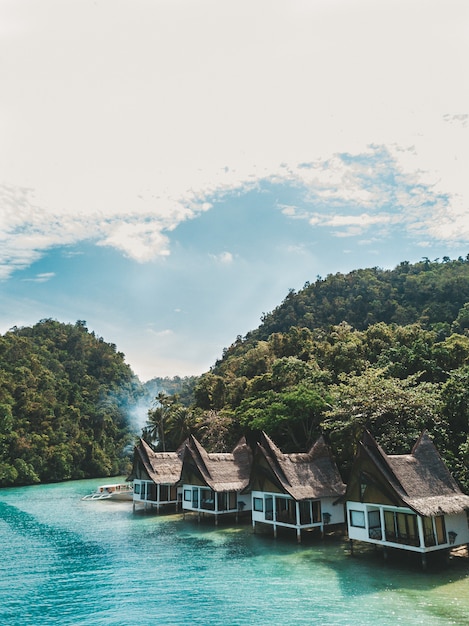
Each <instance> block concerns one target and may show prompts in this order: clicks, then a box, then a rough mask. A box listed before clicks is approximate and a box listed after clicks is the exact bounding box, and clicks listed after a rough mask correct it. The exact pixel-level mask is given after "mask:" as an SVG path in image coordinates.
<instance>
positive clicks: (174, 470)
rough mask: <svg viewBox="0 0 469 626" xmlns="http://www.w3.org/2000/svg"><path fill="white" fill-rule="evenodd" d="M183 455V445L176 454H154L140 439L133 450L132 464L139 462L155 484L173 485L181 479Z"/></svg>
mask: <svg viewBox="0 0 469 626" xmlns="http://www.w3.org/2000/svg"><path fill="white" fill-rule="evenodd" d="M183 453H184V444H182V445H181V446H180V447H179V448H178V449H177V450H176V452H154V451H153V450H152V449H151V448H150V446H149V445H148V444H147V443H146V441H144V440H143V439H140V443H139V444H138V446H136V447H135V450H134V464H135V462H140V463H141V464H142V465H143V466H144V468H145V470H146V472H147V474H148V476H149V477H150V478H151V480H152V481H153V482H154V483H155V484H157V485H158V484H159V485H175V484H176V483H177V482H178V481H179V479H180V477H181V469H182V457H183ZM133 473H135V472H133Z"/></svg>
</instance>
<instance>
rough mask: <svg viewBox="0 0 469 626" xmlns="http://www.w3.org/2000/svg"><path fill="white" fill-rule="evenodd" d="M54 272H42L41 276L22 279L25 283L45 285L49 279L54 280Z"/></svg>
mask: <svg viewBox="0 0 469 626" xmlns="http://www.w3.org/2000/svg"><path fill="white" fill-rule="evenodd" d="M54 276H55V272H43V273H41V274H36V276H35V277H34V278H23V280H24V281H26V282H33V283H46V282H47V281H48V280H50V279H51V278H54Z"/></svg>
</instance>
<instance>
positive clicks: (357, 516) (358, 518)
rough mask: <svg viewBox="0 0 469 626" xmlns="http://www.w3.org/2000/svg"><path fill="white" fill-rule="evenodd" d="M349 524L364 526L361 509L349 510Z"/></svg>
mask: <svg viewBox="0 0 469 626" xmlns="http://www.w3.org/2000/svg"><path fill="white" fill-rule="evenodd" d="M350 526H356V527H357V528H365V513H364V512H363V511H350Z"/></svg>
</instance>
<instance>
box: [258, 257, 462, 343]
mask: <svg viewBox="0 0 469 626" xmlns="http://www.w3.org/2000/svg"><path fill="white" fill-rule="evenodd" d="M466 302H469V255H468V257H466V259H462V258H461V257H460V258H459V259H458V260H456V261H451V260H450V259H449V258H447V257H444V259H443V261H441V262H439V261H438V260H436V261H429V260H428V259H424V260H423V261H421V262H419V263H415V264H410V263H408V262H402V263H400V265H398V266H397V267H396V268H395V269H393V270H383V269H380V268H377V267H374V268H371V269H359V270H355V271H353V272H350V273H348V274H340V273H338V274H330V275H329V276H327V277H326V278H325V279H321V278H318V279H317V280H316V282H315V283H313V284H306V285H305V286H304V288H303V289H302V290H301V291H299V292H298V293H295V292H294V291H290V293H289V294H288V295H287V297H286V298H285V300H284V301H283V302H282V304H280V305H279V306H278V307H277V308H276V309H275V310H274V311H273V312H272V313H268V314H264V315H263V318H262V324H261V325H260V326H259V328H258V329H257V330H254V331H253V332H251V333H249V334H248V337H249V338H253V339H268V337H269V336H270V335H271V334H272V333H277V332H286V331H288V330H289V328H291V327H292V326H298V327H304V328H309V329H311V330H313V329H317V328H329V327H330V326H332V325H335V324H340V323H341V322H343V321H346V322H347V323H348V324H350V325H351V326H353V327H354V328H356V329H357V330H364V329H365V328H367V327H368V326H370V325H371V324H376V323H377V322H384V323H386V324H391V323H395V324H399V325H406V324H412V323H415V322H418V323H420V324H421V325H422V326H423V327H425V328H432V327H434V326H435V325H441V324H451V323H452V322H453V321H454V319H455V318H456V316H457V315H458V312H459V310H460V309H461V308H462V306H463V305H464V304H465V303H466Z"/></svg>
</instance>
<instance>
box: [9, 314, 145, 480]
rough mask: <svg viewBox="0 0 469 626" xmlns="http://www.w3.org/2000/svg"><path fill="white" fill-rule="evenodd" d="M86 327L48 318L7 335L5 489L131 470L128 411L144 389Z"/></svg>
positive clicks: (113, 348) (111, 347) (118, 356)
mask: <svg viewBox="0 0 469 626" xmlns="http://www.w3.org/2000/svg"><path fill="white" fill-rule="evenodd" d="M85 324H86V323H85V322H83V321H78V322H77V323H76V324H75V325H72V324H62V323H59V322H57V321H53V320H50V319H47V320H42V321H41V322H39V323H38V324H36V325H35V326H33V327H31V328H14V329H11V330H10V331H9V332H7V333H6V334H5V335H3V336H0V485H1V486H7V485H24V484H31V483H38V482H49V481H57V480H64V479H69V478H87V477H97V476H112V475H117V474H119V473H122V472H124V471H126V470H127V469H128V467H127V464H128V455H129V451H130V450H131V445H130V444H131V443H132V442H133V438H132V434H131V432H130V426H129V422H128V414H129V407H132V405H133V404H134V403H135V402H136V401H137V399H138V398H139V397H140V396H141V395H142V394H143V389H142V386H141V384H140V382H139V381H138V379H136V378H135V376H134V375H133V373H132V371H131V369H130V368H129V366H128V365H126V364H125V362H124V356H123V354H122V353H119V352H117V351H116V346H114V345H112V344H109V343H106V342H105V341H103V339H101V338H99V337H97V336H95V334H94V333H92V332H91V333H90V332H88V330H87V328H86V325H85Z"/></svg>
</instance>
